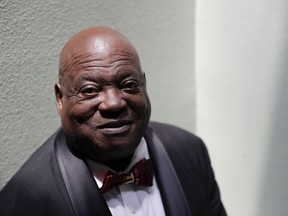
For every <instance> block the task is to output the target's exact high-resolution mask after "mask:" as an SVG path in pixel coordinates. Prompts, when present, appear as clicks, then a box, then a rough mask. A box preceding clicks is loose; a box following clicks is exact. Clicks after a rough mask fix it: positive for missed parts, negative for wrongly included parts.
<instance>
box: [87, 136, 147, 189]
mask: <svg viewBox="0 0 288 216" xmlns="http://www.w3.org/2000/svg"><path fill="white" fill-rule="evenodd" d="M142 158H146V159H149V158H150V156H149V153H148V148H147V143H146V141H145V139H144V138H143V137H142V139H141V141H140V143H139V145H138V146H137V148H136V149H135V151H134V154H133V156H132V158H131V162H130V164H129V165H128V167H127V168H126V169H125V170H124V172H128V171H129V170H130V169H131V168H132V167H133V166H134V165H135V164H136V163H137V162H138V161H139V160H141V159H142ZM86 161H87V163H88V166H89V168H90V170H91V171H92V173H93V176H94V179H95V181H96V183H97V185H98V187H99V188H101V187H102V185H103V180H104V175H105V171H106V170H112V171H113V172H115V171H114V170H113V169H111V168H110V167H108V166H105V165H103V164H101V163H98V162H95V161H93V160H90V159H88V158H87V159H86Z"/></svg>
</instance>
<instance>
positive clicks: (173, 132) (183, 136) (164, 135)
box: [149, 121, 203, 145]
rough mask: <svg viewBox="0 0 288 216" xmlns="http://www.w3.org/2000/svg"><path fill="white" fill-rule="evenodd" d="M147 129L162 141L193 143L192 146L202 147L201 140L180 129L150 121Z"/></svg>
mask: <svg viewBox="0 0 288 216" xmlns="http://www.w3.org/2000/svg"><path fill="white" fill-rule="evenodd" d="M149 127H150V128H152V130H153V132H154V133H155V134H156V135H157V136H158V137H159V138H160V139H161V140H162V141H167V142H176V143H178V144H179V143H184V144H185V143H190V145H191V143H193V145H203V142H202V140H201V138H199V137H198V136H196V135H195V134H193V133H192V132H189V131H187V130H185V129H182V128H180V127H177V126H174V125H171V124H166V123H159V122H153V121H151V122H150V123H149Z"/></svg>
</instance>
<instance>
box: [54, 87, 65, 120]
mask: <svg viewBox="0 0 288 216" xmlns="http://www.w3.org/2000/svg"><path fill="white" fill-rule="evenodd" d="M54 91H55V97H56V107H57V111H58V113H59V115H60V116H61V113H62V105H63V104H62V99H63V92H62V88H61V85H60V84H59V83H56V84H55V87H54Z"/></svg>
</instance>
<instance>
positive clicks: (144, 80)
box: [142, 71, 146, 87]
mask: <svg viewBox="0 0 288 216" xmlns="http://www.w3.org/2000/svg"><path fill="white" fill-rule="evenodd" d="M142 77H143V84H144V86H145V87H146V75H145V72H144V71H142Z"/></svg>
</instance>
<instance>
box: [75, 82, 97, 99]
mask: <svg viewBox="0 0 288 216" xmlns="http://www.w3.org/2000/svg"><path fill="white" fill-rule="evenodd" d="M99 91H100V90H99V88H97V87H96V86H93V85H87V86H84V87H82V88H81V89H80V91H79V94H80V95H81V96H84V97H92V96H95V95H97V94H98V93H99Z"/></svg>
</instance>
